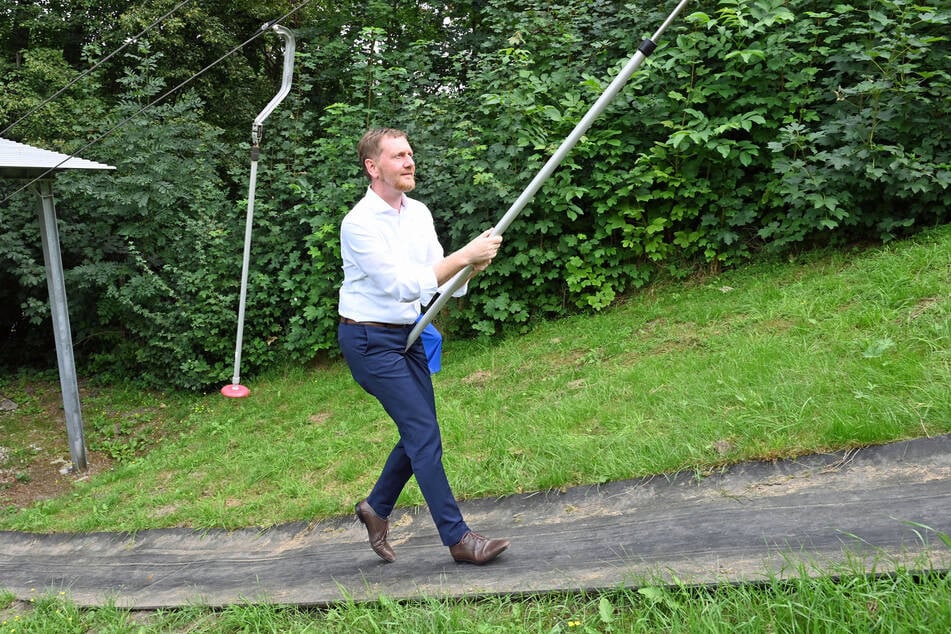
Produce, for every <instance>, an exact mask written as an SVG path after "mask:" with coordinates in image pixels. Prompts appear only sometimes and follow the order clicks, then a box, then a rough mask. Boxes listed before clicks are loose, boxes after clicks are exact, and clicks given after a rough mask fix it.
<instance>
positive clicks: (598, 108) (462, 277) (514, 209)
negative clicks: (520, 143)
mask: <svg viewBox="0 0 951 634" xmlns="http://www.w3.org/2000/svg"><path fill="white" fill-rule="evenodd" d="M687 2H688V0H681V2H680V3H679V4H678V5H677V7H676V8H675V9H674V10H673V11H672V12H671V14H670V15H669V16H667V19H666V20H664V23H663V24H661V25H660V28H659V29H657V32H655V33H654V35H653V36H652V37H650V38H649V39H646V40H644V41H643V42H641V44H640V46H638V47H637V52H636V53H635V54H634V56H633V57H632V58H631V59H630V60H629V61H628V62H627V64H626V65H625V66H624V68H622V69H621V72H620V73H618V76H617V77H615V78H614V81H612V82H611V83H610V84H609V85H608V87H607V88H606V89H605V91H604V92H603V93H602V94H601V96H600V97H599V98H598V100H597V101H596V102H595V103H594V105H593V106H591V108H590V109H589V110H588V112H587V113H586V114H585V115H584V117H582V118H581V121H579V122H578V124H577V125H576V126H575V129H574V130H572V131H571V134H569V135H568V137H567V138H566V139H565V140H564V141H562V143H561V145H560V146H559V147H558V149H557V150H556V151H555V153H554V154H552V156H551V158H550V159H548V162H547V163H545V165H544V167H542V169H541V170H540V171H539V172H538V174H536V175H535V178H533V179H532V182H530V183H529V184H528V187H526V188H525V191H523V192H522V193H521V195H520V196H519V197H518V198H517V199H516V200H515V202H514V203H512V206H511V207H510V208H509V210H508V211H507V212H506V213H505V215H504V216H502V219H501V220H499V223H498V224H497V225H495V227H494V228H493V229H492V235H493V236H499V235H502V233H503V232H504V231H505V230H506V229H508V227H509V225H510V224H512V221H513V220H515V218H516V217H517V216H518V215H519V214H520V213H521V212H522V209H524V208H525V205H527V204H528V201H530V200H531V199H532V197H533V196H534V195H535V193H536V192H537V191H538V190H539V189H540V188H541V186H542V184H544V182H545V181H546V180H548V177H549V176H551V175H552V173H553V172H554V171H555V169H556V168H557V167H558V165H559V164H560V163H561V162H562V161H563V160H564V158H565V156H567V155H568V152H570V151H571V149H572V148H573V147H574V146H575V145H577V143H578V141H579V140H580V139H581V137H582V136H583V135H584V133H585V132H587V131H588V128H590V127H591V124H592V123H593V122H594V120H595V119H596V118H597V117H598V115H600V114H601V113H602V112H603V111H604V109H605V108H606V107H607V105H608V104H609V103H611V101H612V100H613V99H614V98H615V97H616V96H617V94H618V93H619V92H620V91H621V88H623V87H624V84H625V83H627V80H628V79H630V78H631V75H633V74H634V71H636V70H637V69H638V68H639V67H640V65H641V64H643V63H644V60H645V59H647V56H648V55H650V54H651V53H653V52H654V49H655V48H657V40H658V39H660V36H661V35H662V34H663V32H664V31H666V30H667V27H668V26H670V24H671V22H673V21H674V19H676V17H677V15H678V14H679V13H680V12H681V11H682V10H683V8H684V6H686V4H687ZM472 270H473V269H472V266H471V265H468V266H466V267H465V268H464V269H462V270H461V271H459V272H458V273H456V275H455V276H454V277H453V278H452V279H451V280H450V281H449V285H448V286H447V287H446V288H445V289H443V290H442V291H440V294H439V296H437V297H436V299H435V300H434V301H433V303H432V304H431V305H430V306H429V309H428V310H427V311H426V313H425V314H424V315H423V316H422V318H421V319H420V320H419V321H418V322H416V326H415V327H414V328H413V330H412V331H411V332H410V333H409V337H408V338H407V340H406V350H409V349H410V346H412V345H413V343H414V342H415V341H416V339H417V338H418V337H419V334H420V333H421V332H422V331H423V329H424V328H426V325H427V324H429V322H431V321H432V320H433V317H435V316H436V313H438V312H439V310H440V309H441V308H442V307H443V306H445V304H446V302H448V301H449V298H450V297H452V294H453V293H455V292H456V291H457V290H459V288H460V287H461V286H462V285H463V284H465V282H466V280H468V279H469V277H470V276H471V275H472Z"/></svg>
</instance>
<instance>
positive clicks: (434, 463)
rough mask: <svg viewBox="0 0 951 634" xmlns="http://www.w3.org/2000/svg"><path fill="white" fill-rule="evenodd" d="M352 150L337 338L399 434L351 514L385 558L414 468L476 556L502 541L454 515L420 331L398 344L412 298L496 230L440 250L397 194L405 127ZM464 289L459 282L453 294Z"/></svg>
mask: <svg viewBox="0 0 951 634" xmlns="http://www.w3.org/2000/svg"><path fill="white" fill-rule="evenodd" d="M357 153H358V155H359V158H360V164H361V166H362V167H363V170H364V172H365V174H366V175H367V177H368V178H369V179H370V186H369V188H368V189H367V193H366V195H365V196H364V197H363V199H362V200H360V202H358V203H357V204H356V205H355V206H354V208H353V209H352V210H351V211H350V213H348V214H347V216H346V217H345V218H344V219H343V223H342V224H341V227H340V255H341V257H342V259H343V272H344V279H343V284H342V286H341V287H340V304H339V312H340V325H339V327H338V331H337V337H338V341H339V342H340V349H341V351H342V352H343V356H344V358H345V359H346V360H347V364H348V365H349V366H350V372H351V374H352V375H353V378H354V379H355V380H356V381H357V383H359V384H360V386H361V387H363V389H365V390H366V391H367V392H368V393H370V394H371V395H373V396H374V397H376V398H377V400H379V401H380V403H381V404H382V405H383V408H384V409H385V410H386V412H387V414H389V416H390V417H391V418H392V419H393V421H394V422H395V423H396V427H397V429H398V430H399V435H400V439H399V442H397V444H396V446H395V447H394V448H393V450H392V451H391V452H390V455H389V457H388V458H387V460H386V464H385V465H384V467H383V471H382V472H381V474H380V477H379V479H378V480H377V482H376V485H375V486H374V487H373V490H372V491H371V492H370V494H369V495H368V496H367V497H366V499H364V500H361V501H360V502H358V503H357V505H356V509H355V510H356V514H357V518H358V519H359V520H360V521H361V522H363V524H365V525H366V528H367V534H368V536H369V539H370V546H371V548H373V551H374V552H375V553H376V554H377V555H379V556H380V557H381V558H382V559H383V560H384V561H386V562H392V561H394V560H395V559H396V555H395V554H394V552H393V549H392V548H391V547H390V545H389V543H388V542H387V533H388V531H389V519H388V518H389V515H390V513H391V512H392V510H393V507H394V506H395V505H396V500H397V498H398V497H399V495H400V492H401V491H402V490H403V487H404V486H405V485H406V483H407V482H408V481H409V479H410V477H411V476H414V475H415V476H416V482H417V483H418V484H419V488H420V490H421V491H422V493H423V497H424V498H425V499H426V504H427V505H428V506H429V512H430V514H431V515H432V518H433V522H435V524H436V528H437V529H438V531H439V536H440V538H441V540H442V542H443V544H444V545H446V546H448V547H449V552H450V554H451V555H452V557H453V559H455V560H456V561H459V562H469V563H474V564H485V563H488V562H490V561H492V560H493V559H495V558H496V557H497V556H498V555H499V553H501V552H502V551H504V550H505V549H506V548H508V547H509V542H508V541H507V540H504V539H488V538H486V537H483V536H482V535H479V534H478V533H474V532H472V531H471V530H470V529H469V527H468V526H467V525H466V523H465V521H464V520H463V518H462V513H461V512H460V510H459V506H458V504H457V503H456V499H455V497H454V496H453V494H452V490H451V489H450V487H449V481H448V479H447V478H446V472H445V470H444V469H443V464H442V440H441V436H440V432H439V423H438V422H437V419H436V400H435V395H434V393H433V384H432V379H431V376H430V370H429V366H428V364H427V359H426V352H425V350H424V349H423V344H422V342H421V341H420V340H417V341H415V342H414V344H413V346H412V347H411V348H410V349H409V350H408V351H406V352H404V348H405V347H406V339H407V336H408V335H409V333H410V331H411V330H412V327H413V324H414V323H415V321H416V319H417V317H418V316H419V313H420V308H421V306H424V305H426V304H428V303H429V302H430V301H431V300H432V299H433V297H434V296H435V295H436V293H437V292H438V288H439V286H440V285H442V284H445V283H446V282H448V281H449V280H451V279H452V278H453V277H454V276H455V275H456V274H457V273H458V272H459V271H461V270H462V269H464V268H465V267H466V266H470V265H471V266H472V267H473V270H474V272H479V271H484V270H485V268H486V267H487V266H488V265H489V263H490V262H491V261H492V258H494V257H495V255H496V254H497V253H498V250H499V245H500V244H501V242H502V238H501V237H500V236H492V235H491V231H486V232H485V233H483V234H482V235H480V236H479V237H477V238H476V239H474V240H473V241H472V242H470V243H469V244H467V245H466V246H464V247H462V248H461V249H459V250H458V251H455V252H454V253H451V254H449V255H448V256H444V255H443V248H442V246H441V245H440V243H439V240H438V238H437V236H436V231H435V227H434V226H433V219H432V215H431V214H430V212H429V209H428V208H427V207H426V206H425V205H424V204H422V203H421V202H419V201H417V200H414V199H412V198H409V197H408V196H407V195H406V193H407V192H410V191H412V190H413V189H414V188H415V187H416V164H415V162H414V161H413V149H412V147H411V146H410V144H409V141H408V139H407V138H406V134H405V133H404V132H402V131H400V130H394V129H390V128H380V129H374V130H370V131H368V132H367V133H366V134H365V135H364V136H363V138H362V139H361V140H360V142H359V144H358V145H357ZM465 290H466V286H465V285H464V286H463V287H461V288H460V289H459V291H458V292H457V294H458V295H461V294H463V293H464V292H465Z"/></svg>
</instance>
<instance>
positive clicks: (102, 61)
mask: <svg viewBox="0 0 951 634" xmlns="http://www.w3.org/2000/svg"><path fill="white" fill-rule="evenodd" d="M189 2H191V0H182V2H179V3H178V4H177V5H176V6H175V7H174V8H173V9H172V10H171V11H169V12H168V13H166V14H165V15H163V16H162V17H160V18H159V19H157V20H156V21H155V22H153V23H152V24H150V25H149V26H147V27H145V29H144V30H143V31H142V32H141V33H139V34H138V35H134V36H132V37H130V38H129V39H127V40H126V42H125V44H123V45H122V46H120V47H119V48H117V49H116V50H114V51H112V52H111V53H109V54H108V55H106V56H105V57H103V58H102V59H100V60H99V61H98V62H96V63H95V64H93V65H92V66H91V67H90V68H88V69H86V70H85V71H83V72H82V73H80V74H79V75H77V76H76V77H74V78H73V79H72V80H70V81H69V82H68V83H67V84H66V85H65V86H63V87H62V88H60V89H59V90H57V91H56V92H55V93H53V94H52V95H51V96H49V97H47V98H46V99H44V100H43V101H42V102H40V104H39V105H37V106H35V107H34V108H33V109H32V110H30V111H29V112H27V113H26V114H25V115H23V116H22V117H20V118H19V119H17V120H16V121H14V122H13V123H11V124H10V125H8V126H7V127H5V128H4V129H3V130H0V137H2V136H4V135H5V134H6V133H7V132H9V131H10V130H12V129H13V128H15V127H16V126H17V125H18V124H19V123H21V122H22V121H23V120H24V119H27V118H29V117H31V116H32V115H33V114H35V113H36V112H37V111H38V110H39V109H40V108H42V107H43V106H45V105H47V104H48V103H50V102H51V101H53V100H54V99H56V98H57V97H59V96H60V95H61V94H63V93H64V92H65V91H66V90H67V89H68V88H69V87H70V86H72V85H73V84H75V83H76V82H78V81H79V80H81V79H82V78H83V77H86V76H87V75H89V74H90V73H92V72H93V71H94V70H96V69H97V68H99V67H100V66H102V65H103V64H105V63H106V62H108V61H109V60H110V59H112V58H113V57H115V56H116V55H118V54H119V53H121V52H122V51H123V50H125V49H126V47H127V46H129V45H130V44H134V43H135V42H138V41H139V39H140V38H141V37H142V36H143V35H145V34H146V33H148V32H149V31H151V30H152V29H154V28H155V27H156V26H157V25H159V24H161V23H162V22H164V21H165V20H166V19H167V18H168V17H169V16H170V15H172V14H173V13H175V12H176V11H178V10H179V9H180V8H182V7H183V6H184V5H186V4H188V3H189Z"/></svg>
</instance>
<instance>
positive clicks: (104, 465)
mask: <svg viewBox="0 0 951 634" xmlns="http://www.w3.org/2000/svg"><path fill="white" fill-rule="evenodd" d="M79 391H80V394H79V396H80V401H81V402H82V403H83V427H84V430H83V434H84V436H85V441H86V446H87V451H86V463H87V468H86V469H85V470H84V471H81V472H77V471H75V470H74V469H73V468H72V467H73V465H72V460H71V457H70V452H69V439H68V434H67V432H66V418H65V415H64V412H63V400H62V393H61V391H60V386H59V383H58V382H57V381H45V380H34V381H30V382H18V383H7V384H5V385H0V402H2V407H0V512H4V511H6V512H9V511H10V510H11V509H23V508H27V507H30V506H32V505H34V504H36V503H37V502H42V501H44V500H48V499H51V498H54V497H58V496H60V495H64V494H68V493H70V492H71V491H72V490H73V488H74V487H75V485H76V483H78V482H82V481H85V480H88V479H89V478H91V477H93V476H95V475H97V474H99V473H102V472H105V471H109V470H110V469H112V468H113V467H114V466H115V464H116V462H117V459H121V458H123V457H128V458H132V457H134V456H135V455H138V454H140V453H142V452H144V451H145V450H146V449H147V447H148V445H149V444H150V443H151V442H154V440H155V438H160V437H161V436H162V435H163V431H164V427H165V424H166V423H167V422H168V420H167V419H165V418H164V417H166V416H168V415H169V413H168V412H166V411H165V409H164V408H165V405H164V404H163V403H162V402H161V399H160V398H159V397H158V396H156V397H154V401H151V402H148V403H147V404H145V405H144V406H143V407H136V408H135V411H131V413H130V411H125V412H117V411H111V410H108V411H107V410H103V409H102V408H101V407H100V406H99V405H98V403H97V396H98V393H97V390H96V389H95V388H89V387H88V386H85V385H82V384H81V385H80V390H79ZM136 405H138V404H136ZM146 427H147V428H148V435H149V436H150V439H149V441H146V440H144V439H143V438H144V436H145V431H144V429H145V428H146Z"/></svg>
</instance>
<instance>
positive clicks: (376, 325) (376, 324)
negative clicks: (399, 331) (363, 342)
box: [340, 317, 413, 328]
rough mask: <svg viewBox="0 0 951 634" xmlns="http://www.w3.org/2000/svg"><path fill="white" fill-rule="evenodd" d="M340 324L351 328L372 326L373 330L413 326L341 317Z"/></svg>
mask: <svg viewBox="0 0 951 634" xmlns="http://www.w3.org/2000/svg"><path fill="white" fill-rule="evenodd" d="M340 323H341V324H349V325H351V326H373V327H374V328H409V327H411V326H412V325H413V324H387V323H384V322H382V321H354V320H353V319H350V318H349V317H341V318H340Z"/></svg>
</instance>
